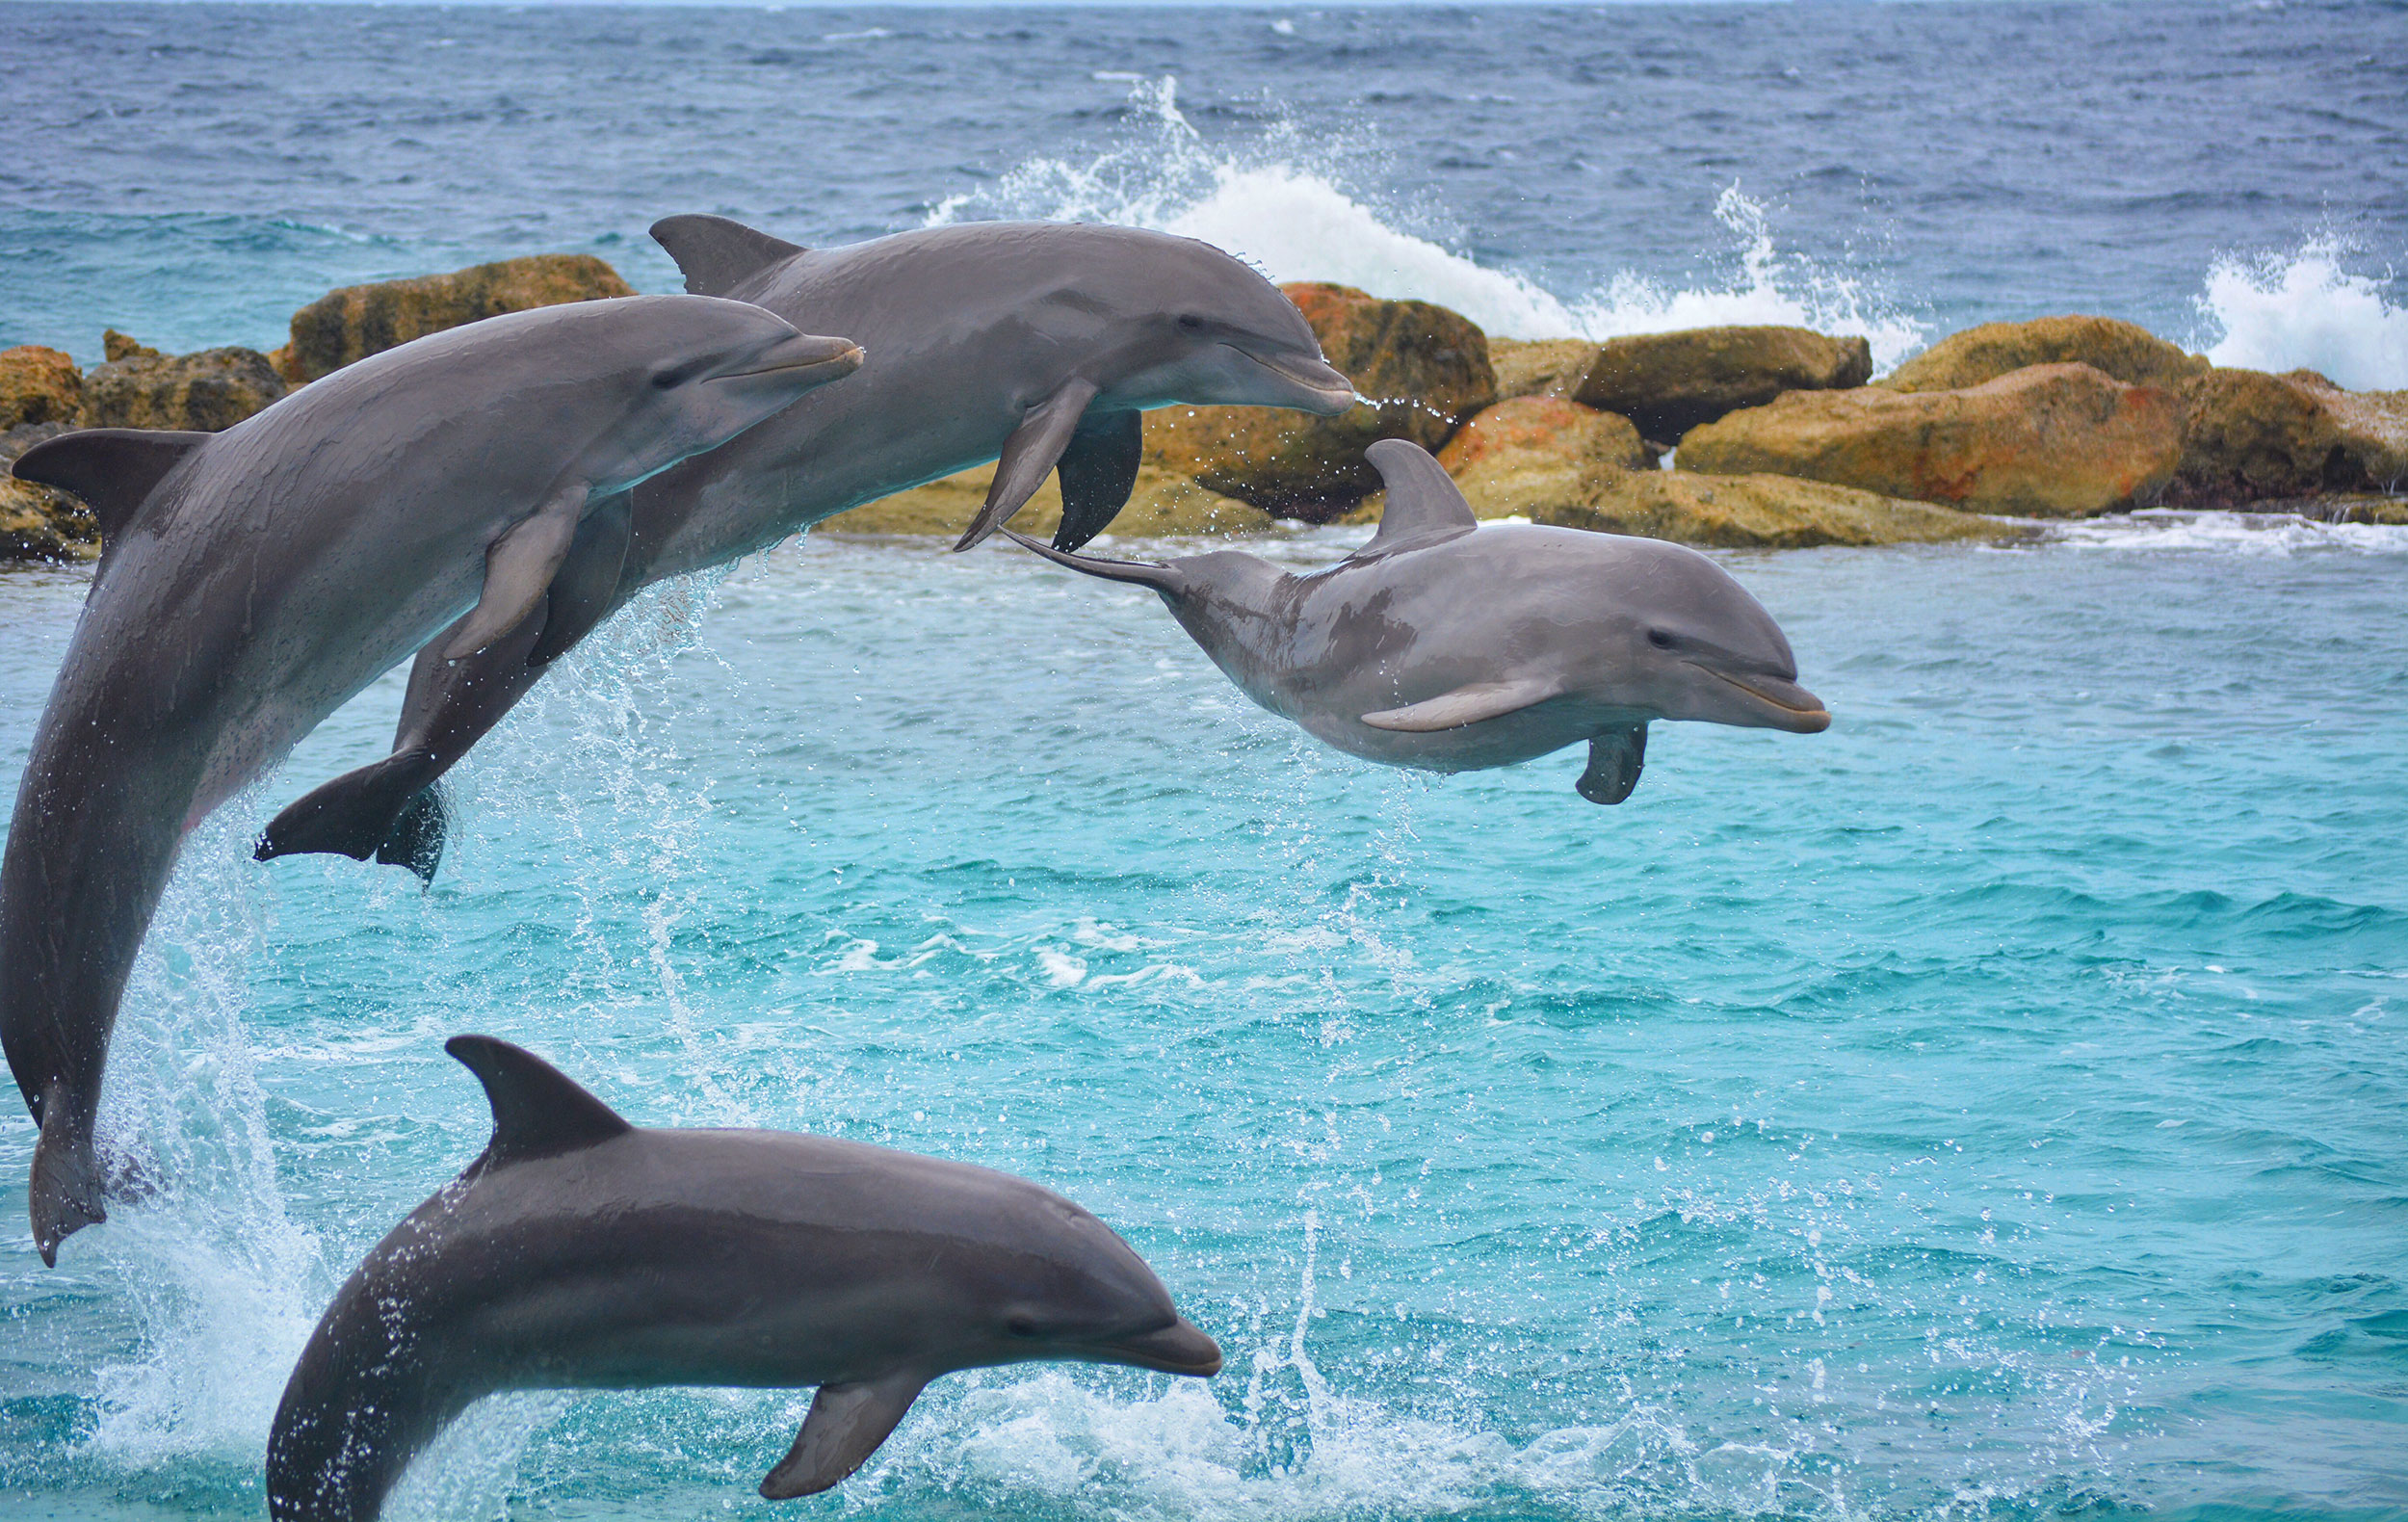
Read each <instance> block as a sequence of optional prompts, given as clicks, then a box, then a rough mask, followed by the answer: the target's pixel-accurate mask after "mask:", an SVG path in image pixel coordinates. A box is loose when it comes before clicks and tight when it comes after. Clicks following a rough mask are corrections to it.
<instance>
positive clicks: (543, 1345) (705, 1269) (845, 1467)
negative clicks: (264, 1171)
mask: <svg viewBox="0 0 2408 1522" xmlns="http://www.w3.org/2000/svg"><path fill="white" fill-rule="evenodd" d="M444 1050H445V1051H447V1052H450V1053H451V1054H452V1055H453V1056H454V1057H457V1058H458V1059H459V1060H460V1061H461V1062H462V1063H466V1064H467V1065H468V1068H469V1070H470V1071H471V1072H474V1073H475V1074H476V1075H477V1077H478V1079H479V1081H480V1082H482V1083H483V1084H484V1089H485V1094H486V1096H487V1097H488V1098H489V1099H490V1100H491V1101H492V1104H493V1140H492V1141H491V1142H489V1143H488V1144H487V1145H486V1147H485V1149H484V1155H483V1156H481V1157H479V1158H478V1159H477V1160H476V1161H475V1162H474V1163H471V1164H470V1165H469V1166H468V1168H467V1171H465V1172H463V1173H461V1174H460V1175H459V1177H458V1178H457V1179H455V1180H454V1181H453V1182H452V1183H450V1184H447V1185H445V1186H444V1187H443V1188H442V1189H441V1190H440V1191H438V1192H437V1193H436V1194H435V1195H434V1197H433V1198H432V1199H430V1200H428V1201H427V1202H426V1203H425V1204H423V1205H421V1206H419V1207H418V1209H417V1210H416V1211H415V1212H413V1213H412V1214H411V1215H410V1217H409V1219H407V1220H404V1221H403V1222H402V1223H401V1224H400V1225H398V1226H396V1227H394V1228H393V1230H392V1231H391V1233H389V1234H388V1235H387V1236H386V1237H385V1239H384V1240H383V1241H382V1242H380V1243H379V1244H378V1245H377V1246H376V1248H375V1250H374V1251H372V1252H370V1253H369V1254H368V1256H367V1257H366V1258H365V1259H364V1260H362V1261H361V1263H360V1265H359V1267H358V1268H356V1269H355V1270H353V1272H352V1276H351V1278H350V1279H349V1280H347V1281H346V1282H345V1283H344V1285H343V1287H342V1289H341V1290H339V1291H337V1292H336V1294H335V1297H334V1303H333V1304H332V1305H330V1306H328V1307H327V1313H326V1316H325V1318H324V1319H323V1320H321V1321H320V1322H319V1323H318V1329H317V1331H316V1332H314V1333H312V1334H311V1336H310V1339H309V1345H308V1347H307V1348H305V1349H304V1350H302V1352H301V1361H300V1362H299V1363H297V1364H296V1365H295V1366H294V1368H293V1376H292V1379H291V1380H290V1382H288V1383H287V1384H286V1385H285V1387H284V1400H283V1402H282V1404H280V1405H278V1406H277V1408H276V1413H275V1426H274V1428H273V1429H272V1430H270V1432H269V1436H268V1509H269V1512H270V1514H271V1515H272V1516H273V1517H274V1519H275V1522H367V1519H369V1518H373V1517H375V1516H377V1515H378V1513H379V1511H380V1509H381V1508H382V1506H383V1503H384V1497H385V1494H386V1493H387V1492H388V1491H389V1490H391V1489H392V1487H393V1484H394V1483H395V1482H396V1481H397V1480H399V1479H400V1478H401V1475H402V1471H403V1470H404V1469H405V1468H406V1466H407V1465H408V1463H409V1459H410V1456H412V1455H414V1454H416V1453H417V1452H418V1451H419V1450H420V1449H422V1448H424V1447H425V1446H426V1445H427V1443H428V1442H429V1441H430V1440H431V1439H432V1438H433V1437H434V1435H435V1434H436V1433H437V1432H439V1431H441V1430H443V1428H444V1427H445V1425H446V1424H448V1423H450V1422H451V1421H452V1419H453V1418H454V1417H456V1416H458V1415H459V1413H460V1412H461V1411H462V1410H464V1409H466V1408H467V1406H468V1405H469V1404H470V1403H472V1402H474V1401H476V1400H478V1399H479V1398H480V1397H483V1396H486V1395H490V1394H494V1393H496V1392H499V1391H504V1390H559V1389H579V1390H628V1389H637V1388H641V1387H644V1386H649V1385H663V1384H691V1385H746V1386H752V1387H755V1388H764V1389H781V1388H798V1387H800V1386H803V1385H817V1386H818V1387H819V1394H818V1395H817V1396H815V1397H814V1398H813V1399H812V1402H811V1410H810V1413H809V1414H808V1415H807V1416H805V1417H804V1418H803V1422H802V1430H800V1431H799V1432H798V1433H797V1434H796V1435H795V1443H794V1447H793V1449H792V1450H790V1451H789V1452H788V1453H787V1455H786V1456H785V1457H784V1458H783V1459H781V1460H780V1461H779V1462H778V1463H777V1465H776V1466H775V1467H774V1468H772V1470H770V1472H769V1475H768V1477H767V1478H766V1479H764V1480H763V1481H762V1482H761V1494H762V1495H764V1496H766V1497H768V1498H769V1499H771V1500H772V1501H779V1500H785V1499H787V1498H789V1497H792V1496H807V1495H811V1494H814V1493H816V1492H818V1491H822V1490H825V1489H827V1488H828V1487H829V1486H831V1485H833V1484H835V1483H837V1482H839V1481H841V1480H843V1479H844V1478H845V1477H846V1476H847V1475H850V1474H851V1473H852V1472H853V1471H854V1470H855V1469H858V1468H859V1467H860V1466H861V1464H862V1463H863V1462H864V1461H865V1460H866V1459H868V1458H869V1456H871V1455H872V1454H874V1453H876V1452H877V1448H878V1445H879V1444H881V1443H883V1442H885V1441H886V1437H887V1434H888V1433H890V1432H892V1431H893V1430H895V1424H896V1423H898V1422H900V1421H902V1420H903V1413H904V1412H905V1411H907V1410H909V1409H910V1408H911V1403H912V1401H913V1400H914V1399H915V1398H917V1397H918V1395H919V1393H920V1391H921V1390H922V1389H923V1388H924V1387H925V1386H927V1384H928V1383H929V1380H931V1379H934V1378H937V1377H939V1376H940V1375H945V1374H950V1373H953V1372H954V1371H955V1370H959V1369H978V1368H987V1367H992V1366H995V1365H998V1364H1008V1363H1023V1362H1028V1361H1032V1360H1039V1359H1056V1360H1065V1359H1072V1360H1079V1361H1082V1362H1087V1363H1114V1364H1128V1365H1133V1366H1135V1367H1137V1368H1139V1369H1154V1370H1159V1371H1161V1372H1163V1373H1165V1374H1178V1375H1192V1376H1196V1377H1199V1378H1202V1377H1209V1376H1211V1375H1213V1374H1215V1373H1217V1371H1218V1370H1219V1368H1220V1349H1219V1348H1218V1347H1217V1346H1216V1345H1215V1344H1214V1342H1213V1340H1212V1339H1211V1338H1210V1337H1208V1336H1206V1335H1205V1334H1204V1333H1203V1332H1201V1331H1198V1330H1197V1329H1196V1328H1195V1327H1194V1326H1192V1325H1190V1324H1189V1323H1188V1322H1186V1321H1184V1320H1182V1319H1181V1317H1180V1315H1179V1313H1178V1311H1177V1310H1175V1309H1174V1308H1173V1307H1172V1305H1171V1302H1170V1295H1169V1292H1167V1291H1166V1290H1165V1289H1164V1288H1163V1284H1162V1281H1161V1280H1160V1279H1158V1278H1156V1277H1155V1276H1154V1272H1153V1271H1152V1270H1151V1269H1149V1268H1147V1267H1146V1266H1145V1263H1144V1261H1143V1260H1142V1259H1140V1258H1139V1256H1138V1255H1137V1254H1136V1253H1135V1252H1133V1251H1131V1250H1130V1248H1129V1246H1128V1244H1127V1243H1124V1242H1122V1241H1121V1240H1120V1239H1119V1238H1118V1237H1117V1236H1114V1235H1113V1234H1112V1228H1110V1227H1109V1226H1106V1225H1105V1224H1104V1223H1103V1222H1102V1221H1100V1220H1096V1219H1095V1218H1094V1217H1093V1216H1091V1215H1089V1214H1087V1213H1086V1211H1084V1210H1082V1209H1080V1208H1079V1207H1078V1206H1077V1205H1074V1204H1072V1203H1071V1202H1070V1201H1069V1200H1067V1199H1064V1198H1062V1197H1061V1196H1060V1194H1054V1193H1053V1192H1052V1191H1050V1190H1045V1189H1040V1188H1038V1187H1037V1186H1036V1185H1034V1184H1032V1183H1029V1182H1027V1181H1026V1180H1024V1179H1018V1178H1013V1177H1011V1176H1010V1175H1008V1174H1005V1173H996V1172H991V1171H989V1170H988V1169H986V1168H973V1167H970V1166H968V1165H966V1164H961V1163H948V1162H942V1161H939V1160H938V1159H935V1158H929V1157H917V1156H914V1155H913V1154H911V1153H908V1152H892V1151H888V1150H887V1149H885V1148H884V1147H875V1146H865V1145H863V1144H861V1143H859V1142H855V1141H830V1140H827V1139H824V1138H821V1137H808V1136H796V1135H791V1134H789V1133H785V1132H778V1131H668V1130H659V1131H656V1130H646V1129H640V1128H638V1127H635V1126H631V1125H629V1124H628V1123H627V1122H626V1121H625V1120H622V1119H620V1118H619V1116H618V1115H615V1114H614V1113H613V1112H612V1111H611V1109H610V1107H609V1106H607V1105H605V1104H604V1103H602V1101H601V1100H599V1099H596V1098H595V1097H594V1096H593V1095H591V1094H589V1093H588V1092H587V1091H586V1090H585V1089H580V1088H579V1087H577V1085H576V1084H574V1083H572V1082H570V1081H569V1080H568V1079H567V1078H565V1077H563V1075H562V1074H561V1073H560V1072H559V1071H558V1070H557V1069H555V1068H553V1067H552V1066H551V1065H550V1064H548V1063H544V1062H543V1061H542V1060H541V1059H539V1058H537V1057H536V1056H534V1055H533V1054H531V1053H529V1052H526V1051H523V1050H521V1049H520V1048H518V1047H515V1046H512V1045H510V1043H508V1042H507V1041H498V1040H495V1039H493V1038H492V1037H484V1036H458V1037H453V1038H452V1040H451V1041H450V1042H449V1043H448V1044H447V1045H446V1046H445V1047H444Z"/></svg>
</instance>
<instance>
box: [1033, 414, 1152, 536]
mask: <svg viewBox="0 0 2408 1522" xmlns="http://www.w3.org/2000/svg"><path fill="white" fill-rule="evenodd" d="M1144 456H1145V415H1144V414H1143V413H1141V412H1104V413H1100V414H1099V413H1095V412H1089V413H1087V414H1086V419H1085V420H1084V421H1083V422H1081V423H1080V425H1079V431H1078V432H1077V433H1073V434H1071V435H1070V447H1069V448H1067V449H1065V450H1063V451H1062V452H1061V459H1060V462H1059V463H1058V464H1057V465H1056V466H1055V467H1054V468H1055V469H1057V470H1059V471H1060V472H1061V527H1060V528H1059V529H1057V530H1055V531H1054V548H1056V549H1058V550H1075V549H1077V548H1079V546H1081V545H1083V544H1085V543H1086V541H1087V540H1089V539H1091V538H1095V536H1097V535H1098V534H1101V533H1103V532H1104V531H1105V530H1106V529H1108V528H1111V527H1112V519H1114V518H1116V517H1118V516H1119V515H1120V510H1121V509H1123V508H1125V507H1127V506H1128V505H1129V490H1130V488H1131V487H1133V486H1135V485H1137V484H1138V464H1139V461H1140V460H1141V459H1144Z"/></svg>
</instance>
